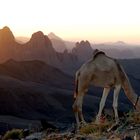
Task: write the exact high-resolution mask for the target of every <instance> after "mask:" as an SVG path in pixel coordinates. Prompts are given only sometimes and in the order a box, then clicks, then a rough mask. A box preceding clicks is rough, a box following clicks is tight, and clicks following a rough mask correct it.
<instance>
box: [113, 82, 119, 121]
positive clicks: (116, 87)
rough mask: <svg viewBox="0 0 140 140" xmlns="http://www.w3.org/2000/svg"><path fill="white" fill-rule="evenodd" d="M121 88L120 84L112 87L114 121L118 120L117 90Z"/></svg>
mask: <svg viewBox="0 0 140 140" xmlns="http://www.w3.org/2000/svg"><path fill="white" fill-rule="evenodd" d="M120 90H121V85H116V86H115V89H114V97H113V109H114V113H115V121H116V123H118V122H119V116H118V96H119V92H120Z"/></svg>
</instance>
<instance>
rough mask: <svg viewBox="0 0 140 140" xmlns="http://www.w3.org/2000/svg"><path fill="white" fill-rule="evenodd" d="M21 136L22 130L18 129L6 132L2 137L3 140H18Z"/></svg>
mask: <svg viewBox="0 0 140 140" xmlns="http://www.w3.org/2000/svg"><path fill="white" fill-rule="evenodd" d="M21 136H22V130H20V129H12V130H10V131H7V132H6V133H5V135H4V136H3V140H8V139H20V138H21Z"/></svg>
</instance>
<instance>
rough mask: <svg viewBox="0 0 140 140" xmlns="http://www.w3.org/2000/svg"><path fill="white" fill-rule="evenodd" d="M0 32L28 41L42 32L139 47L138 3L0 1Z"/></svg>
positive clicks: (105, 0) (124, 0)
mask: <svg viewBox="0 0 140 140" xmlns="http://www.w3.org/2000/svg"><path fill="white" fill-rule="evenodd" d="M0 5H1V7H0V28H2V27H3V26H5V25H7V26H9V27H10V28H11V30H12V31H13V32H14V35H16V36H28V37H30V36H31V34H32V33H33V32H36V31H38V30H42V31H43V32H44V33H45V34H48V33H49V32H54V33H56V34H57V35H58V36H60V37H62V38H64V39H68V40H76V39H88V40H91V41H93V42H108V41H117V40H123V41H126V42H129V43H140V18H139V13H140V8H139V5H140V1H139V0H20V1H19V0H11V1H10V0H0Z"/></svg>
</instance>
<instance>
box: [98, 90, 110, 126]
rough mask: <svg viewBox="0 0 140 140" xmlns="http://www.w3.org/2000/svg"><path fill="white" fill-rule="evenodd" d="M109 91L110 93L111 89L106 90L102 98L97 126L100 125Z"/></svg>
mask: <svg viewBox="0 0 140 140" xmlns="http://www.w3.org/2000/svg"><path fill="white" fill-rule="evenodd" d="M109 91H110V88H109V87H107V88H104V91H103V95H102V98H101V101H100V108H99V112H98V114H97V117H96V121H95V122H96V123H97V124H99V123H100V117H101V115H102V111H103V108H104V106H105V102H106V98H107V96H108V93H109Z"/></svg>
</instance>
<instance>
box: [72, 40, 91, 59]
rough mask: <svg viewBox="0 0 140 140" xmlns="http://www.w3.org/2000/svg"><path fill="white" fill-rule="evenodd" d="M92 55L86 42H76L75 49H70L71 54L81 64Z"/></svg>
mask: <svg viewBox="0 0 140 140" xmlns="http://www.w3.org/2000/svg"><path fill="white" fill-rule="evenodd" d="M92 53H93V49H92V47H91V45H90V43H89V42H88V41H81V42H80V43H79V42H77V43H76V47H75V48H73V49H72V54H74V55H76V56H77V57H78V60H79V61H81V62H83V61H85V60H87V59H89V58H91V55H92Z"/></svg>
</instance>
